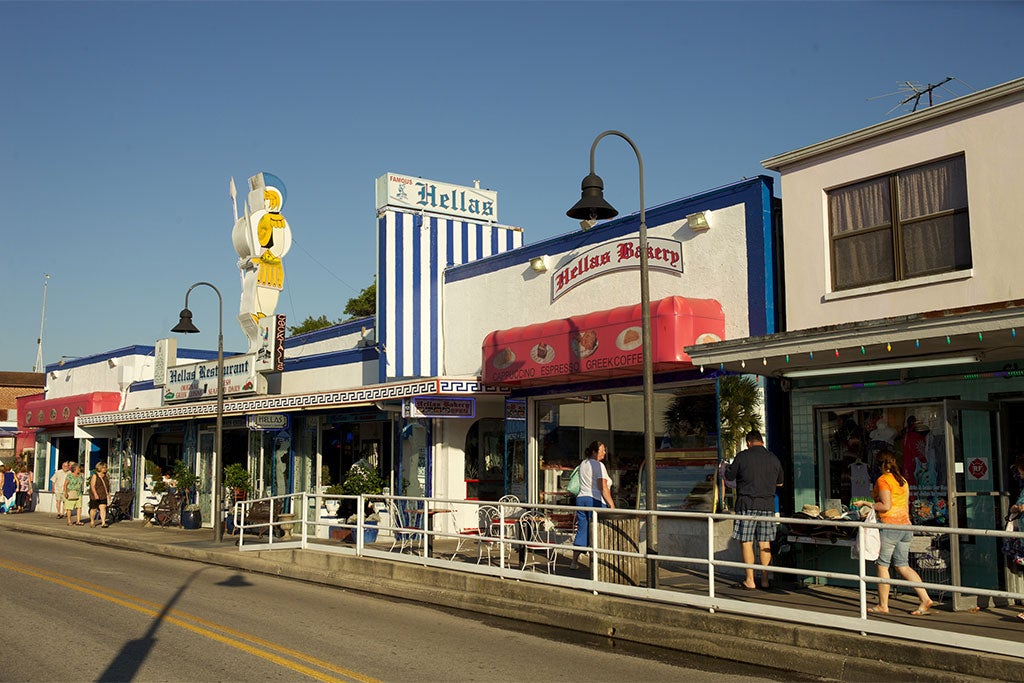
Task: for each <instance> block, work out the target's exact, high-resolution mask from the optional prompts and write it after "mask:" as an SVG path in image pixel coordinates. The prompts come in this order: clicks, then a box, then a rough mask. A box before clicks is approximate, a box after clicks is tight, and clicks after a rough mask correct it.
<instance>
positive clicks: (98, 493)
mask: <svg viewBox="0 0 1024 683" xmlns="http://www.w3.org/2000/svg"><path fill="white" fill-rule="evenodd" d="M109 498H110V476H109V475H108V474H107V463H105V462H100V463H97V464H96V471H95V472H94V473H93V475H92V476H91V477H90V478H89V526H91V527H95V526H96V522H99V523H100V526H101V527H103V528H104V529H106V528H107V527H108V526H110V525H109V524H107V502H108V500H109Z"/></svg>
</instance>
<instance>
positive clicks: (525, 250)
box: [445, 175, 773, 282]
mask: <svg viewBox="0 0 1024 683" xmlns="http://www.w3.org/2000/svg"><path fill="white" fill-rule="evenodd" d="M772 184H773V180H772V178H771V177H770V176H765V175H759V176H754V177H753V178H746V179H744V180H741V181H738V182H735V183H732V184H730V185H723V186H722V187H718V188H715V189H713V190H707V191H706V192H701V193H699V194H695V195H691V196H689V197H683V198H681V199H675V200H672V201H671V202H666V203H665V204H660V205H658V206H654V207H650V208H647V209H646V211H645V214H646V216H645V217H646V219H647V225H648V227H651V226H652V225H654V226H658V225H662V224H663V223H670V222H672V221H674V220H680V219H683V218H686V216H687V215H689V214H691V213H694V212H695V211H703V210H712V211H714V210H716V209H721V208H723V207H726V206H731V205H732V204H736V203H737V199H736V196H737V195H742V194H746V193H751V198H754V199H757V200H758V201H762V200H761V197H762V193H761V188H762V187H764V186H765V185H767V186H768V188H769V193H770V189H771V187H772ZM755 188H756V190H755ZM765 208H766V210H767V211H768V212H769V215H770V211H771V205H770V202H769V203H768V206H766V207H765ZM639 229H640V212H639V211H637V212H636V213H631V214H628V215H625V216H620V217H619V218H615V219H613V220H610V221H605V222H604V223H601V224H599V225H597V226H595V227H593V228H591V229H590V230H587V231H582V230H580V231H575V232H570V233H565V234H562V235H556V236H555V237H549V238H548V239H546V240H541V241H540V242H536V243H534V244H530V245H525V244H524V245H523V246H521V247H519V248H518V249H513V250H511V251H506V252H504V253H501V254H496V255H494V256H488V257H486V258H482V259H479V260H476V261H471V262H469V263H465V264H462V265H457V266H452V267H450V268H448V269H447V270H445V282H458V281H460V280H468V279H470V278H473V277H476V276H477V275H482V274H485V273H491V272H494V271H496V270H501V269H502V268H507V267H509V266H511V265H514V264H517V263H527V262H529V260H530V259H531V258H533V257H535V256H544V255H545V254H550V253H560V252H564V251H572V250H573V249H580V248H583V247H588V246H591V245H594V244H600V243H602V242H607V241H608V240H610V239H615V238H616V237H619V236H622V235H628V234H630V233H633V232H636V231H637V230H639ZM552 247H557V248H552Z"/></svg>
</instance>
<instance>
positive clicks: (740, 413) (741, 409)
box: [718, 375, 761, 456]
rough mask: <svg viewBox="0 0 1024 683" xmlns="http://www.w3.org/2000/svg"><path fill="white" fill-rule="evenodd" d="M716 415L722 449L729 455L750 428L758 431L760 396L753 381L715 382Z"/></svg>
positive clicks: (731, 379) (732, 378)
mask: <svg viewBox="0 0 1024 683" xmlns="http://www.w3.org/2000/svg"><path fill="white" fill-rule="evenodd" d="M718 394H719V412H720V416H721V418H722V448H723V450H724V451H725V453H726V454H728V455H729V456H732V455H733V454H735V453H736V451H737V450H738V447H739V444H740V443H741V442H742V440H743V437H744V436H746V434H747V432H749V431H750V430H751V429H761V412H760V410H759V408H760V407H761V393H760V391H759V390H758V386H757V380H756V379H754V378H753V377H751V376H749V375H743V376H741V377H735V376H729V377H722V378H720V379H719V380H718Z"/></svg>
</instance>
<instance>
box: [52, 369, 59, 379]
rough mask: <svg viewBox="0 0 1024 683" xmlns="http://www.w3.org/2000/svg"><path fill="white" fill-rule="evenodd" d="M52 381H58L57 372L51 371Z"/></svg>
mask: <svg viewBox="0 0 1024 683" xmlns="http://www.w3.org/2000/svg"><path fill="white" fill-rule="evenodd" d="M50 379H57V371H56V370H50Z"/></svg>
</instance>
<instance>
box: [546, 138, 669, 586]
mask: <svg viewBox="0 0 1024 683" xmlns="http://www.w3.org/2000/svg"><path fill="white" fill-rule="evenodd" d="M606 135H616V136H618V137H620V138H622V139H623V140H625V141H626V142H628V143H629V146H630V147H632V148H633V152H634V153H635V154H636V162H637V164H638V165H639V167H640V309H641V311H640V340H641V343H642V344H643V391H644V478H645V485H646V488H647V510H648V511H650V512H651V513H652V514H649V515H648V516H647V552H648V553H649V554H656V553H657V547H658V518H657V516H656V515H655V514H653V513H654V511H656V510H657V509H658V489H657V488H656V487H655V462H654V359H653V357H652V355H651V353H652V349H651V292H650V284H649V278H648V266H647V216H646V214H645V213H644V162H643V159H642V158H641V157H640V150H639V149H637V146H636V144H634V143H633V141H632V140H630V139H629V136H628V135H625V134H624V133H620V132H619V131H617V130H606V131H605V132H603V133H601V134H600V135H598V136H597V137H596V138H594V144H592V145H591V146H590V174H589V175H588V176H587V177H586V178H584V179H583V182H582V183H581V189H582V192H581V196H580V200H579V201H578V202H576V204H575V205H573V207H572V208H571V209H569V210H568V211H566V212H565V214H566V215H567V216H569V218H575V219H577V220H581V221H584V222H585V223H584V225H586V223H589V224H590V225H593V223H594V221H598V220H605V219H608V218H614V217H615V216H617V215H618V214H619V212H618V211H616V210H615V207H613V206H612V205H611V204H609V203H608V202H606V201H605V200H604V182H603V181H602V180H601V178H600V176H598V175H597V174H596V173H594V152H595V150H597V143H598V142H600V141H601V138H603V137H605V136H606ZM586 227H589V226H586ZM647 586H648V587H649V588H657V587H658V564H657V562H656V561H654V560H648V562H647Z"/></svg>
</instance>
